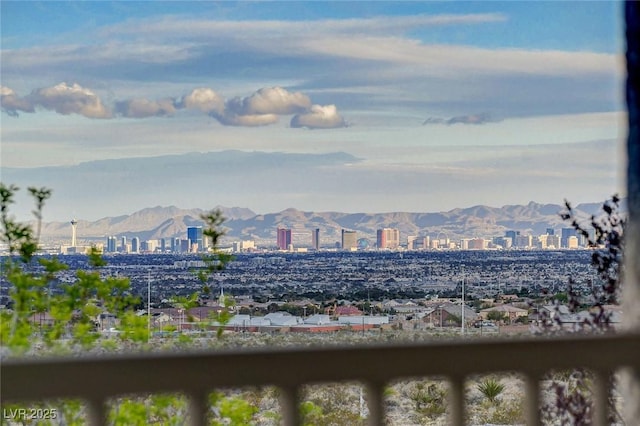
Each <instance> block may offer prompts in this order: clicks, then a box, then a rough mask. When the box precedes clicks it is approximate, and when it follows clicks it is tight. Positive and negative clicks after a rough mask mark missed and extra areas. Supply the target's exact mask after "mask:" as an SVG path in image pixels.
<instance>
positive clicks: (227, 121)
mask: <svg viewBox="0 0 640 426" xmlns="http://www.w3.org/2000/svg"><path fill="white" fill-rule="evenodd" d="M211 116H212V117H214V118H215V119H217V120H218V121H219V122H220V123H221V124H224V125H225V126H246V127H257V126H266V125H269V124H274V123H277V122H278V116H277V115H276V114H246V115H239V114H234V113H232V112H229V111H225V112H224V113H222V114H217V113H212V114H211Z"/></svg>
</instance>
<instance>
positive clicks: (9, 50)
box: [0, 1, 625, 220]
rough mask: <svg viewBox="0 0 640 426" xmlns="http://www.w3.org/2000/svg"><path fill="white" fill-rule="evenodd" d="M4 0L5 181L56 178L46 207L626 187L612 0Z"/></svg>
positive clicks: (448, 199) (349, 204) (579, 194)
mask: <svg viewBox="0 0 640 426" xmlns="http://www.w3.org/2000/svg"><path fill="white" fill-rule="evenodd" d="M0 7H1V8H2V15H1V17H2V30H1V34H2V52H1V55H2V57H1V59H2V61H1V63H2V65H1V67H2V69H1V71H2V73H1V74H2V80H1V85H2V91H1V99H2V111H3V112H2V116H1V119H2V126H1V137H2V169H3V181H6V183H17V184H18V185H20V186H22V187H25V186H27V185H37V186H42V185H45V186H49V185H51V186H52V187H53V190H54V196H53V198H52V199H51V201H50V203H49V206H48V207H47V209H48V210H45V214H49V218H50V219H54V220H69V218H71V217H83V218H86V219H97V218H99V217H104V216H109V215H120V214H127V213H130V212H131V211H135V210H137V209H140V208H142V207H144V206H148V205H158V204H162V205H181V206H184V207H197V206H199V207H202V205H203V204H204V203H203V200H211V202H210V203H211V205H228V206H239V207H247V208H250V209H252V210H254V211H256V212H261V213H264V212H269V211H280V210H283V209H286V208H288V207H293V208H298V209H302V210H316V211H327V210H338V211H348V212H372V211H380V212H383V211H438V210H440V211H444V210H448V209H452V208H455V207H464V206H471V205H477V204H485V205H494V206H499V205H504V204H509V203H522V204H524V203H527V202H529V201H531V200H536V201H538V202H547V203H560V202H561V201H562V199H564V198H569V199H572V200H574V201H576V202H587V201H594V200H598V199H605V198H606V197H608V196H610V195H611V194H612V193H614V192H622V188H623V185H622V184H621V180H622V172H621V171H619V170H618V169H620V167H618V164H620V162H621V158H622V157H621V156H622V149H621V148H620V147H621V146H622V143H623V140H622V139H623V138H624V137H625V135H624V134H621V130H620V125H621V124H622V123H623V121H624V117H625V113H624V103H623V96H622V89H621V87H622V81H623V75H624V69H623V60H622V59H623V57H622V51H623V49H624V46H623V44H624V43H623V37H622V36H623V34H622V25H621V10H618V9H619V8H618V7H617V5H616V4H615V3H611V2H572V3H571V4H563V3H555V2H541V3H534V2H488V3H481V2H455V3H449V2H447V3H434V2H406V3H404V2H402V3H401V2H345V3H342V2H340V3H336V2H331V3H327V2H270V3H267V4H263V3H242V2H241V3H234V2H223V3H209V2H180V3H173V2H147V3H138V2H110V3H106V2H29V3H24V2H11V1H8V2H2V3H1V4H0ZM230 150H235V151H230ZM230 152H235V154H230ZM198 158H200V159H204V160H206V161H204V160H202V163H199V162H198V161H199V160H198ZM219 164H227V165H228V167H227V168H224V167H220V166H219ZM190 165H191V166H190ZM211 182H215V183H218V185H212V184H211ZM23 199H24V198H20V200H23ZM151 200H153V201H151ZM21 204H23V203H22V201H21ZM205 207H206V206H205ZM30 209H31V206H30V205H25V206H24V207H22V212H25V213H28V212H29V211H30Z"/></svg>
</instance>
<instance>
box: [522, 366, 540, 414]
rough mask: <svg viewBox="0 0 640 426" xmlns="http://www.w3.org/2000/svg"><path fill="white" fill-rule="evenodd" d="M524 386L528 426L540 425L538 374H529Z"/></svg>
mask: <svg viewBox="0 0 640 426" xmlns="http://www.w3.org/2000/svg"><path fill="white" fill-rule="evenodd" d="M524 386H525V394H524V396H525V407H524V410H525V419H526V422H527V425H528V426H537V425H539V424H540V376H539V375H538V374H536V373H527V375H526V377H525V379H524Z"/></svg>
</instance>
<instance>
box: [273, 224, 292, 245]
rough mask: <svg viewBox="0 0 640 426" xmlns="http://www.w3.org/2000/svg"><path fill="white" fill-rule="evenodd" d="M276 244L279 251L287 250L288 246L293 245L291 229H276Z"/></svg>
mask: <svg viewBox="0 0 640 426" xmlns="http://www.w3.org/2000/svg"><path fill="white" fill-rule="evenodd" d="M276 235H277V241H276V242H277V244H278V249H279V250H288V249H289V246H290V245H291V244H293V241H292V238H291V236H292V233H291V229H288V228H278V230H277V234H276Z"/></svg>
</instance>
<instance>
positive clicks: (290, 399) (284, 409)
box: [280, 386, 300, 426]
mask: <svg viewBox="0 0 640 426" xmlns="http://www.w3.org/2000/svg"><path fill="white" fill-rule="evenodd" d="M280 412H281V413H282V424H283V425H284V426H298V424H300V413H299V410H298V389H297V388H296V387H295V386H292V387H282V388H280Z"/></svg>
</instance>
